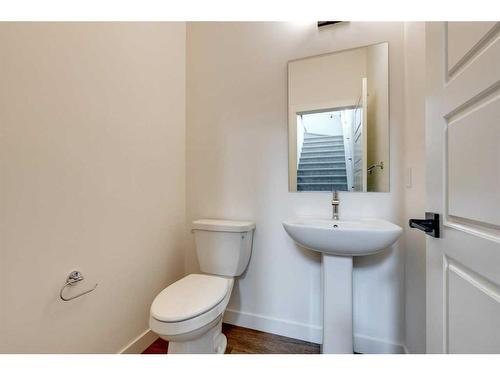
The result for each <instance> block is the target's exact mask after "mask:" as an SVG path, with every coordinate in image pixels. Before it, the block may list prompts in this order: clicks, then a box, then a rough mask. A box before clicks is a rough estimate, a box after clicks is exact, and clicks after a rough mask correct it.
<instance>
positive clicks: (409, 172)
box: [406, 167, 412, 189]
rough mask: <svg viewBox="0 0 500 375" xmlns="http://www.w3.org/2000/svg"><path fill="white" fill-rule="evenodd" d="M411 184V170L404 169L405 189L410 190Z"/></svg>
mask: <svg viewBox="0 0 500 375" xmlns="http://www.w3.org/2000/svg"><path fill="white" fill-rule="evenodd" d="M411 184H412V181H411V168H410V167H408V168H406V187H407V188H408V189H411Z"/></svg>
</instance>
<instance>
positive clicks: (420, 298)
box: [403, 22, 426, 353]
mask: <svg viewBox="0 0 500 375" xmlns="http://www.w3.org/2000/svg"><path fill="white" fill-rule="evenodd" d="M405 82H406V83H405V86H406V89H405V112H406V115H405V123H406V126H405V153H404V158H405V171H406V174H408V173H409V172H408V169H411V185H408V182H405V191H404V202H405V205H404V207H405V217H404V221H405V224H406V223H407V222H408V219H410V218H423V217H424V212H425V206H426V189H425V23H424V22H409V23H406V24H405ZM406 178H408V176H406ZM403 228H404V230H405V232H404V239H405V241H404V246H405V251H406V263H405V264H406V272H405V274H406V319H405V321H406V346H407V347H408V350H409V352H410V353H425V234H424V233H423V232H421V231H419V230H415V229H410V228H408V225H405V226H404V227H403Z"/></svg>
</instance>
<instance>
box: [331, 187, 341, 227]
mask: <svg viewBox="0 0 500 375" xmlns="http://www.w3.org/2000/svg"><path fill="white" fill-rule="evenodd" d="M339 206H340V199H339V193H338V191H337V190H334V191H333V194H332V219H333V220H338V219H339Z"/></svg>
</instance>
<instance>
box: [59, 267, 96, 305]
mask: <svg viewBox="0 0 500 375" xmlns="http://www.w3.org/2000/svg"><path fill="white" fill-rule="evenodd" d="M83 279H84V277H83V274H82V273H81V272H80V271H72V272H71V273H70V274H69V275H68V277H67V279H66V283H65V284H64V285H63V286H62V288H61V291H60V292H59V297H61V299H62V300H63V301H65V302H68V301H71V300H74V299H75V298H78V297H81V296H83V295H85V294H88V293H90V292H93V291H94V290H95V289H96V288H97V285H98V284H97V283H96V284H95V286H94V287H93V288H92V289H88V290H86V291H84V292H81V293H78V294H77V295H75V296H73V297H69V298H66V297H64V295H63V293H64V290H65V289H66V288H67V287H70V286H74V285H75V284H77V283H79V282H80V281H82V280H83Z"/></svg>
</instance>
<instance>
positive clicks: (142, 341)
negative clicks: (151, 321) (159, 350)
mask: <svg viewBox="0 0 500 375" xmlns="http://www.w3.org/2000/svg"><path fill="white" fill-rule="evenodd" d="M157 338H158V335H157V334H156V333H154V332H153V331H151V330H150V329H147V330H145V331H144V332H143V333H141V334H140V335H139V336H137V337H136V338H135V340H134V341H132V342H131V343H130V344H128V345H127V346H126V347H124V348H123V349H122V350H120V351H119V352H118V354H141V353H142V352H143V351H144V350H146V349H147V348H148V347H149V345H151V344H152V343H153V342H155V341H156V339H157Z"/></svg>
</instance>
